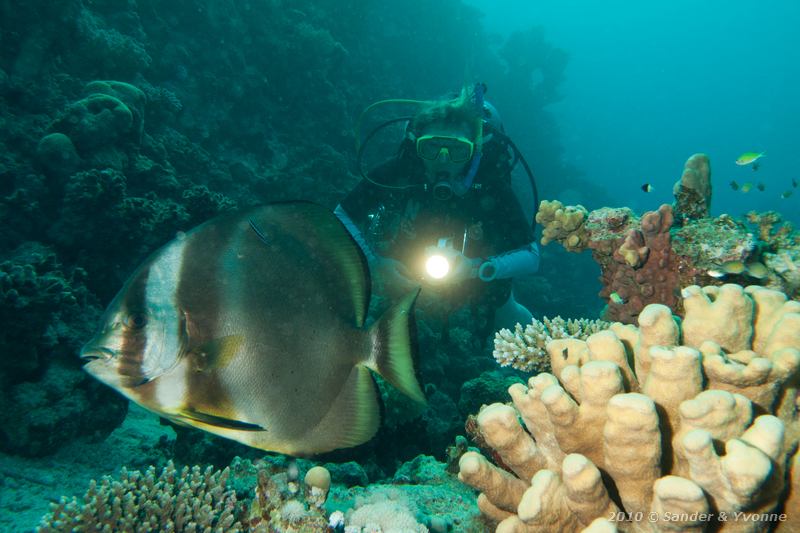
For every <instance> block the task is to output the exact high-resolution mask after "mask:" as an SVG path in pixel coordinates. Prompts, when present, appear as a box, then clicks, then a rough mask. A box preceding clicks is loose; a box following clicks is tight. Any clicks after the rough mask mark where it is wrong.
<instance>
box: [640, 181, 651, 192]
mask: <svg viewBox="0 0 800 533" xmlns="http://www.w3.org/2000/svg"><path fill="white" fill-rule="evenodd" d="M642 190H643V191H644V192H652V191H653V186H652V185H650V184H649V183H645V184H644V185H642Z"/></svg>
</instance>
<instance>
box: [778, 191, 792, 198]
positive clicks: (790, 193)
mask: <svg viewBox="0 0 800 533" xmlns="http://www.w3.org/2000/svg"><path fill="white" fill-rule="evenodd" d="M792 192H793V191H792V190H791V189H790V190H788V191H783V192H782V193H781V198H784V199H786V198H789V197H790V196H791V195H792Z"/></svg>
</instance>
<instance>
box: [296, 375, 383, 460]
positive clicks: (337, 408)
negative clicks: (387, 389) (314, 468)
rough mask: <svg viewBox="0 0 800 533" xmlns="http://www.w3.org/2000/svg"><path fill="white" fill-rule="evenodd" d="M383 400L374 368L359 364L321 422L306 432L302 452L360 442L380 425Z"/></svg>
mask: <svg viewBox="0 0 800 533" xmlns="http://www.w3.org/2000/svg"><path fill="white" fill-rule="evenodd" d="M380 411H381V409H380V403H379V396H378V392H377V390H376V387H375V381H374V379H373V377H372V374H371V373H370V371H369V370H368V369H367V368H366V367H364V366H362V365H356V366H354V367H353V369H352V370H351V371H350V375H349V376H348V377H347V380H346V381H345V382H344V384H343V386H342V389H341V392H340V393H339V395H338V396H336V398H334V400H333V402H331V406H330V408H329V409H328V412H327V413H325V416H323V417H322V420H320V423H319V424H317V425H316V426H315V427H314V428H313V429H312V430H311V431H309V432H308V433H307V434H305V435H303V437H302V439H301V442H299V449H300V455H313V454H317V453H323V452H329V451H331V450H337V449H340V448H351V447H353V446H358V445H359V444H363V443H365V442H367V441H368V440H369V439H371V438H372V437H373V436H374V435H375V433H376V432H377V431H378V426H380V419H381V414H380Z"/></svg>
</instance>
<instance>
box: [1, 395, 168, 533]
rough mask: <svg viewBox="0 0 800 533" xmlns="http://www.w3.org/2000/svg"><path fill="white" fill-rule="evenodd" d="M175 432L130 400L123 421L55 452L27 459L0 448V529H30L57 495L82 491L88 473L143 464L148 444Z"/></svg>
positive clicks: (92, 476)
mask: <svg viewBox="0 0 800 533" xmlns="http://www.w3.org/2000/svg"><path fill="white" fill-rule="evenodd" d="M162 437H166V438H168V439H174V438H175V432H174V431H173V430H172V429H171V428H169V427H168V426H164V425H161V424H160V423H159V419H158V417H157V416H156V415H154V414H151V413H149V412H147V411H145V410H144V409H142V408H141V407H139V406H137V405H135V404H133V403H131V404H130V408H129V410H128V415H127V417H126V418H125V422H124V423H123V424H122V425H121V426H120V427H118V428H117V429H115V430H114V431H113V432H112V433H111V435H109V436H108V438H106V439H105V440H103V441H100V442H90V441H86V440H76V441H74V442H71V443H70V444H68V445H66V446H64V447H63V448H61V449H60V450H59V451H58V452H56V453H55V454H53V455H51V456H48V457H42V458H36V459H28V458H24V457H18V456H11V455H6V454H0V508H2V509H3V510H4V512H3V513H0V532H1V533H13V532H22V531H32V530H33V529H34V528H35V527H36V526H37V525H38V524H39V520H40V519H41V518H42V516H43V515H45V514H46V513H47V512H48V511H49V503H50V502H52V501H58V500H59V498H60V497H61V496H62V495H63V496H69V497H71V496H77V497H80V496H82V495H83V494H84V493H85V492H86V489H87V488H88V487H89V483H90V481H91V480H92V479H97V480H99V479H100V478H102V477H103V476H104V475H111V476H116V475H117V474H118V473H119V469H120V468H121V467H122V466H123V465H124V466H126V467H127V468H128V469H131V470H132V469H139V470H141V469H144V468H146V467H147V466H148V463H145V464H142V463H141V461H142V459H143V458H147V457H150V456H151V455H152V454H150V453H147V450H148V449H153V448H155V447H156V446H158V442H159V440H160V439H161V438H162Z"/></svg>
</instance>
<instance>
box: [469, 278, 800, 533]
mask: <svg viewBox="0 0 800 533" xmlns="http://www.w3.org/2000/svg"><path fill="white" fill-rule="evenodd" d="M684 298H685V302H686V317H685V320H684V321H683V323H682V324H681V323H680V321H679V320H677V318H676V317H674V316H673V315H672V313H671V311H670V310H669V308H668V307H666V306H663V305H658V304H651V305H648V306H647V307H645V309H644V310H643V311H642V313H641V314H640V315H639V327H634V326H632V325H622V324H619V323H616V324H613V325H611V327H610V328H609V329H608V330H605V331H601V332H598V333H596V334H594V335H591V336H590V337H588V338H587V339H586V340H585V341H582V340H578V339H561V340H554V341H552V342H550V343H549V344H548V345H547V350H548V353H549V355H550V363H551V367H552V369H553V373H552V374H548V373H544V374H538V375H536V376H534V377H532V378H531V379H530V380H529V381H528V386H527V387H525V386H524V385H522V384H516V385H513V386H511V387H510V388H509V394H510V395H511V398H512V405H507V404H492V405H489V406H485V407H484V408H483V409H482V410H481V412H480V413H479V414H478V417H477V424H478V428H479V431H480V434H481V436H482V438H483V439H484V441H485V443H486V444H487V445H488V446H490V447H491V448H492V450H493V455H494V456H496V457H498V458H499V460H500V461H501V463H499V464H501V465H502V467H503V468H500V467H498V466H495V465H493V464H492V463H490V462H489V461H488V460H487V459H486V458H484V457H483V456H481V455H480V454H478V453H475V452H468V453H466V454H464V455H463V456H462V458H461V460H460V473H459V478H460V479H461V480H462V481H464V482H466V483H468V484H470V485H472V486H473V487H475V488H477V489H478V490H480V491H481V494H480V495H479V497H478V507H479V508H480V510H481V511H482V513H483V514H484V515H486V516H487V517H488V518H490V519H493V520H495V521H497V522H499V525H498V527H497V531H498V532H512V531H514V532H534V531H535V532H540V531H541V532H545V531H556V530H562V531H581V530H584V528H586V529H585V530H586V531H613V530H614V528H615V527H619V528H620V529H622V530H625V531H674V530H676V528H677V529H681V530H686V531H689V530H691V531H703V530H706V529H713V530H715V531H766V530H767V529H769V528H771V527H775V526H777V530H778V531H781V530H788V529H782V527H784V526H785V524H784V523H783V522H784V521H786V520H788V518H789V517H788V515H791V514H792V513H788V511H789V510H790V509H796V508H797V505H798V503H797V500H798V498H800V496H798V494H797V490H796V486H797V484H798V480H797V478H798V477H800V466H799V465H800V461H798V459H797V447H798V440H799V439H800V414H798V411H799V408H798V404H797V390H798V383H799V382H800V303H799V302H795V301H788V300H787V298H786V296H785V295H784V294H782V293H779V292H777V291H771V290H768V289H764V288H763V287H748V288H746V289H743V288H742V287H740V286H738V285H724V286H722V287H705V288H700V287H694V286H693V287H688V288H687V289H686V290H685V291H684ZM682 337H683V341H682V344H681V338H682ZM725 347H728V348H725ZM732 350H735V351H732ZM520 419H521V421H522V423H523V424H524V427H523V426H522V425H520V422H519V420H520ZM723 450H724V453H723ZM788 487H793V488H792V489H791V492H789V493H788V496H787V488H788ZM782 511H783V512H785V514H781V512H782ZM734 517H738V518H737V519H734Z"/></svg>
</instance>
